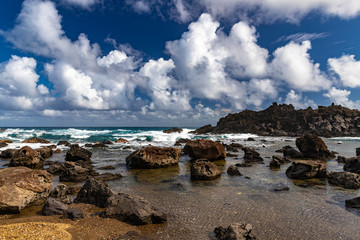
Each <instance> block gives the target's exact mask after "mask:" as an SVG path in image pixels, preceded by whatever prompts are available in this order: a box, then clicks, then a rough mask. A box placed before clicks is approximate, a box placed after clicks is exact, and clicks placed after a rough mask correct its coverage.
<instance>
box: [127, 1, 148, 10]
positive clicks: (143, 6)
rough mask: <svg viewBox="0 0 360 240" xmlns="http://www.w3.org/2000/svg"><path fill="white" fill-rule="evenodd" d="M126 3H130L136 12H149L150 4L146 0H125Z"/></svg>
mask: <svg viewBox="0 0 360 240" xmlns="http://www.w3.org/2000/svg"><path fill="white" fill-rule="evenodd" d="M127 2H128V4H131V5H132V6H133V8H134V10H135V11H136V12H137V13H149V12H150V4H149V3H148V2H146V1H135V2H134V1H127Z"/></svg>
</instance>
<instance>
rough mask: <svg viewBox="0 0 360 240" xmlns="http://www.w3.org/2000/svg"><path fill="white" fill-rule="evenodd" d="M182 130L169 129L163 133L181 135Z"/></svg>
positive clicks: (176, 128)
mask: <svg viewBox="0 0 360 240" xmlns="http://www.w3.org/2000/svg"><path fill="white" fill-rule="evenodd" d="M182 131H183V130H182V129H181V128H178V127H173V128H171V129H166V130H163V133H181V132H182Z"/></svg>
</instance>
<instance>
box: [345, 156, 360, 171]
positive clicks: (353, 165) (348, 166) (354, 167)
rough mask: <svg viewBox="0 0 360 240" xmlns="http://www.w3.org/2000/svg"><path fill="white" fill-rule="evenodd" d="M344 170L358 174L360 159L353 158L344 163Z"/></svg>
mask: <svg viewBox="0 0 360 240" xmlns="http://www.w3.org/2000/svg"><path fill="white" fill-rule="evenodd" d="M344 170H345V171H347V172H352V173H357V174H360V159H358V158H355V159H352V160H350V161H348V162H347V163H345V165H344Z"/></svg>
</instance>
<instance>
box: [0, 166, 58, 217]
mask: <svg viewBox="0 0 360 240" xmlns="http://www.w3.org/2000/svg"><path fill="white" fill-rule="evenodd" d="M51 188H52V176H51V174H49V173H48V172H46V171H44V170H33V169H29V168H26V167H12V168H5V169H0V213H2V214H9V213H20V212H21V211H22V210H23V209H24V208H26V207H28V206H32V205H38V204H42V203H44V202H45V200H46V199H47V197H48V196H49V194H50V191H51Z"/></svg>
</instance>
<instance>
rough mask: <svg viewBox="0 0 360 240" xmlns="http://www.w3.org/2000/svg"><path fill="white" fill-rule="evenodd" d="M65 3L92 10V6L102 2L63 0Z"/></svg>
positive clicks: (93, 0) (98, 0) (94, 0)
mask: <svg viewBox="0 0 360 240" xmlns="http://www.w3.org/2000/svg"><path fill="white" fill-rule="evenodd" d="M62 1H63V2H65V3H67V4H70V5H75V6H79V7H82V8H90V7H91V6H92V5H94V4H96V3H99V2H100V1H101V0H62Z"/></svg>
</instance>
